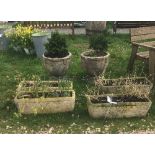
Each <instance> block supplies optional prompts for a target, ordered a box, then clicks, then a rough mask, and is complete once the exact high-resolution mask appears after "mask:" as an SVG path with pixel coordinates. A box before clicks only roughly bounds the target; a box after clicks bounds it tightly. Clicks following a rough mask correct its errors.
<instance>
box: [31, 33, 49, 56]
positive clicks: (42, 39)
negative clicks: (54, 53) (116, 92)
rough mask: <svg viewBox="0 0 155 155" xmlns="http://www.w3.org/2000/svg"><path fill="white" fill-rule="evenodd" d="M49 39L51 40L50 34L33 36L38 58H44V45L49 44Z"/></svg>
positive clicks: (35, 34)
mask: <svg viewBox="0 0 155 155" xmlns="http://www.w3.org/2000/svg"><path fill="white" fill-rule="evenodd" d="M48 38H50V34H49V33H48V32H39V33H34V34H32V40H33V43H34V47H35V51H36V54H37V57H38V58H42V55H43V53H44V52H45V51H46V49H45V46H44V45H45V43H47V41H48V40H47V39H48Z"/></svg>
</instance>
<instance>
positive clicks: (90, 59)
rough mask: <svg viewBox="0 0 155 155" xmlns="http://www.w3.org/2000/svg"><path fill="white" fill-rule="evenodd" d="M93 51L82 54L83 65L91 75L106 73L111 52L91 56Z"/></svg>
mask: <svg viewBox="0 0 155 155" xmlns="http://www.w3.org/2000/svg"><path fill="white" fill-rule="evenodd" d="M92 52H93V51H91V50H90V51H86V52H83V53H82V54H81V63H82V67H83V68H84V69H85V70H86V72H87V73H88V74H89V75H91V76H95V75H97V76H98V75H100V74H104V73H105V71H106V68H107V66H108V63H109V56H110V54H109V53H106V55H104V56H90V55H91V53H92Z"/></svg>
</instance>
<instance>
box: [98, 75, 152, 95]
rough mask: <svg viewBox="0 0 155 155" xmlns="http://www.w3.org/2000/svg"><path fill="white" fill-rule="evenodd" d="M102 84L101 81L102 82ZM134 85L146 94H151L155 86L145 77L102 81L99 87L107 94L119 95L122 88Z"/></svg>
mask: <svg viewBox="0 0 155 155" xmlns="http://www.w3.org/2000/svg"><path fill="white" fill-rule="evenodd" d="M100 82H101V81H100ZM130 84H134V87H137V88H141V89H143V90H144V93H148V92H150V90H151V89H152V86H153V84H152V83H151V82H150V81H149V80H148V79H147V78H145V77H135V78H134V77H132V78H119V79H102V84H100V85H97V86H98V87H99V89H100V91H102V92H103V93H105V94H112V93H114V94H119V93H120V91H121V90H122V89H121V87H124V86H126V85H130Z"/></svg>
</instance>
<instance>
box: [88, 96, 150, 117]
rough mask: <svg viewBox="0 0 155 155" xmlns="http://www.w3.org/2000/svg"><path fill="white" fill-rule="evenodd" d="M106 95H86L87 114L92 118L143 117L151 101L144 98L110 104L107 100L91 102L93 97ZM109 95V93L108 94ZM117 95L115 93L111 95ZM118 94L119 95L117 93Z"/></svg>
mask: <svg viewBox="0 0 155 155" xmlns="http://www.w3.org/2000/svg"><path fill="white" fill-rule="evenodd" d="M106 96H107V95H100V96H91V95H87V96H86V98H87V107H88V112H89V115H90V116H91V117H93V118H123V117H144V116H146V115H147V113H148V111H149V109H150V107H151V104H152V102H151V101H150V99H149V98H146V99H145V100H144V101H143V102H142V101H139V102H121V101H120V102H118V103H117V104H111V103H108V102H105V103H101V102H100V101H99V102H97V103H93V100H94V99H98V98H99V97H106ZM109 96H110V95H109ZM111 96H113V97H114V96H115V97H117V95H111ZM118 96H119V95H118Z"/></svg>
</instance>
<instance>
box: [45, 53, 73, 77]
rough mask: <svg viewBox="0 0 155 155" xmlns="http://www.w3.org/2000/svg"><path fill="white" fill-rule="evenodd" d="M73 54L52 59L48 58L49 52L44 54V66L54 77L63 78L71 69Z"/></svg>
mask: <svg viewBox="0 0 155 155" xmlns="http://www.w3.org/2000/svg"><path fill="white" fill-rule="evenodd" d="M71 56H72V54H71V53H70V52H68V55H67V56H65V57H62V58H51V57H48V56H47V52H45V53H44V54H43V64H44V67H45V69H46V70H47V71H48V72H49V73H50V75H52V76H63V75H64V74H65V73H66V71H67V70H68V68H69V64H70V61H71Z"/></svg>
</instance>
